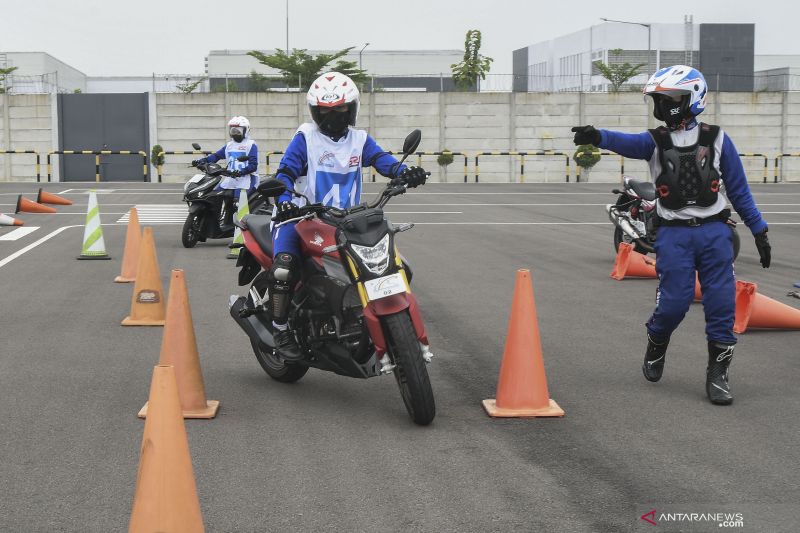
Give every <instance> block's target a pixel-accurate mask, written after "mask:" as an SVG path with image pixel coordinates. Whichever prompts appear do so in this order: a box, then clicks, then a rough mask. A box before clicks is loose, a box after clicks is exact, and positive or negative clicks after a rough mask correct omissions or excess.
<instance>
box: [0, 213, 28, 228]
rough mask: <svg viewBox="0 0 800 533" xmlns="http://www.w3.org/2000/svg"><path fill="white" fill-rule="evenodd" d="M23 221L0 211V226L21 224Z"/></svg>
mask: <svg viewBox="0 0 800 533" xmlns="http://www.w3.org/2000/svg"><path fill="white" fill-rule="evenodd" d="M23 224H24V222H23V221H21V220H19V219H16V218H14V217H10V216H8V215H4V214H3V213H0V226H22V225H23Z"/></svg>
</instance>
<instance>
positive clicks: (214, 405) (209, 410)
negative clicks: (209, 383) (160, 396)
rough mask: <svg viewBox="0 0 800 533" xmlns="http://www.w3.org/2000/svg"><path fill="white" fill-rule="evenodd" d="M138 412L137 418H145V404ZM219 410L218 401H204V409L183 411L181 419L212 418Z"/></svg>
mask: <svg viewBox="0 0 800 533" xmlns="http://www.w3.org/2000/svg"><path fill="white" fill-rule="evenodd" d="M148 403H149V402H145V404H144V407H142V408H141V409H140V410H139V415H138V416H139V418H147V404H148ZM218 410H219V400H206V408H205V409H199V410H194V411H183V418H214V417H215V416H217V411H218Z"/></svg>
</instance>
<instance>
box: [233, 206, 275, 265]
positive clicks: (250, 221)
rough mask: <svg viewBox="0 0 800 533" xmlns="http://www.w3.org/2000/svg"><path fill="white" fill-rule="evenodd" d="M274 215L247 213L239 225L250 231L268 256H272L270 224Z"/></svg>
mask: <svg viewBox="0 0 800 533" xmlns="http://www.w3.org/2000/svg"><path fill="white" fill-rule="evenodd" d="M271 222H272V217H270V216H269V215H246V216H244V217H243V218H242V220H241V221H240V222H239V225H240V226H241V227H242V228H243V229H246V230H248V231H249V232H250V235H252V236H253V238H254V239H255V240H256V242H257V243H258V245H259V246H260V247H261V249H262V250H264V253H266V254H267V256H268V257H272V232H271V231H270V230H269V225H270V223H271Z"/></svg>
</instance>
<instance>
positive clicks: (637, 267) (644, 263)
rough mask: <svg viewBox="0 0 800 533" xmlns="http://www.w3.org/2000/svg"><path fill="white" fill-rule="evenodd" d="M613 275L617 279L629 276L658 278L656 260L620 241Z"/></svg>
mask: <svg viewBox="0 0 800 533" xmlns="http://www.w3.org/2000/svg"><path fill="white" fill-rule="evenodd" d="M611 277H612V278H614V279H616V280H622V279H625V278H626V277H628V278H656V277H658V276H657V275H656V262H655V261H654V260H653V259H650V258H649V257H647V256H646V255H644V254H640V253H639V252H637V251H635V250H634V249H633V245H632V244H629V243H627V242H623V243H620V245H619V249H618V250H617V258H616V259H615V260H614V269H613V270H612V271H611Z"/></svg>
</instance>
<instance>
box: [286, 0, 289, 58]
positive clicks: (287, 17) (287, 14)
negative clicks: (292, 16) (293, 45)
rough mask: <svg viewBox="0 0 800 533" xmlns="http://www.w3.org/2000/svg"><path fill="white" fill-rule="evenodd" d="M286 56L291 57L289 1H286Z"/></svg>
mask: <svg viewBox="0 0 800 533" xmlns="http://www.w3.org/2000/svg"><path fill="white" fill-rule="evenodd" d="M286 55H287V56H288V55H289V0H286Z"/></svg>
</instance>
